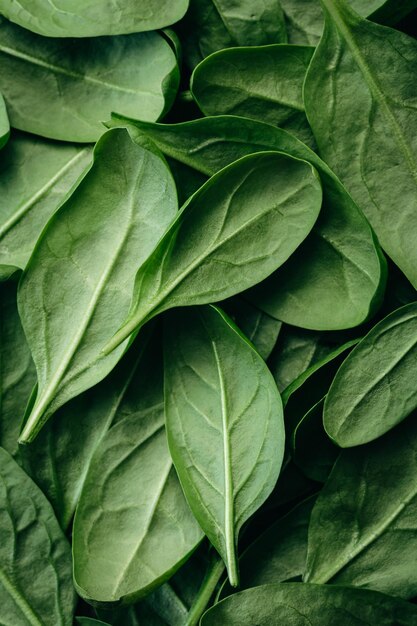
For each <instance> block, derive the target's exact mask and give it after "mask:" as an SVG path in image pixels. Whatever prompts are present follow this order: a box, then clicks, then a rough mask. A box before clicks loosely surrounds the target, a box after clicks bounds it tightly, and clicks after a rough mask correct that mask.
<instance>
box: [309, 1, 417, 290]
mask: <svg viewBox="0 0 417 626" xmlns="http://www.w3.org/2000/svg"><path fill="white" fill-rule="evenodd" d="M322 4H323V6H324V8H325V13H326V28H325V31H324V34H323V37H322V39H321V41H320V44H319V46H318V48H317V50H316V53H315V54H314V57H313V59H312V62H311V65H310V69H309V71H308V73H307V76H306V81H305V85H304V100H305V107H306V112H307V117H308V119H309V121H310V124H311V127H312V129H313V132H314V136H315V138H316V140H317V144H318V146H319V150H320V154H321V155H322V157H323V158H324V159H325V161H326V162H327V163H328V164H329V166H330V167H332V168H333V169H334V171H335V173H336V174H338V175H339V176H340V179H341V180H342V182H343V183H344V184H345V185H346V187H347V189H348V191H350V193H351V194H352V196H353V198H354V199H355V200H356V202H357V203H358V205H359V206H360V207H361V208H362V209H363V211H364V212H365V214H366V216H367V217H368V219H369V221H370V223H371V225H372V227H373V228H374V230H375V233H376V235H377V236H378V239H379V241H380V243H381V246H382V248H383V249H384V250H385V252H386V253H387V254H388V255H389V256H390V257H391V258H392V260H393V261H394V263H395V264H396V265H397V266H398V267H399V268H400V269H401V270H402V271H403V272H404V274H405V275H406V276H407V278H408V279H409V280H410V281H411V283H412V284H413V285H414V287H416V286H417V269H416V268H417V246H416V236H415V214H416V211H417V148H416V145H415V142H414V140H413V137H414V136H415V134H416V133H417V108H416V107H417V105H416V99H417V84H416V81H415V80H414V75H415V66H416V62H417V42H416V41H415V40H414V39H412V38H411V37H408V36H407V35H404V34H403V33H401V32H399V31H395V30H392V29H389V28H386V27H383V26H378V25H377V24H373V23H372V22H368V21H365V20H363V19H362V18H360V17H359V15H357V14H356V13H354V12H352V10H351V9H349V8H348V6H347V5H346V3H345V2H343V1H342V0H322ZM352 155H355V156H354V158H352ZM399 200H400V201H399ZM393 207H394V208H395V213H394V214H393Z"/></svg>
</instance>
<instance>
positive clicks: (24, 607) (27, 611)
mask: <svg viewBox="0 0 417 626" xmlns="http://www.w3.org/2000/svg"><path fill="white" fill-rule="evenodd" d="M0 584H3V586H4V588H5V589H6V591H7V592H8V593H9V595H10V596H11V598H12V599H13V602H14V603H15V604H16V606H17V607H19V609H20V611H21V612H22V613H23V615H24V616H25V618H26V619H27V621H28V622H29V623H30V624H31V626H44V624H43V622H42V621H41V620H40V619H39V617H38V616H37V615H36V613H35V612H34V610H33V609H32V607H31V606H30V604H29V603H28V601H27V600H26V598H25V597H24V596H23V595H22V593H21V591H20V589H18V588H17V587H16V585H14V584H13V583H12V581H11V580H10V578H9V577H8V575H7V574H6V572H5V571H4V570H3V569H2V568H1V567H0Z"/></svg>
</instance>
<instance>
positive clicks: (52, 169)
mask: <svg viewBox="0 0 417 626" xmlns="http://www.w3.org/2000/svg"><path fill="white" fill-rule="evenodd" d="M90 162H91V148H90V146H85V147H82V148H81V147H78V146H72V145H69V144H64V143H62V144H61V143H56V142H53V141H48V140H46V139H40V138H37V137H33V136H31V135H27V134H24V133H19V132H18V131H15V132H14V133H13V135H12V138H11V140H10V141H9V143H8V145H7V146H6V147H5V148H4V149H3V150H2V151H1V152H0V278H2V277H8V276H9V275H10V274H12V273H13V272H14V271H16V269H17V268H19V269H24V268H25V267H26V264H27V262H28V260H29V257H30V255H31V254H32V251H33V249H34V247H35V243H36V241H37V239H38V237H39V235H40V233H41V231H42V229H43V227H44V226H45V224H46V222H47V221H48V219H49V218H50V217H51V215H52V214H53V213H54V212H55V210H56V209H57V208H58V206H59V205H60V204H61V202H62V201H63V200H64V199H65V198H66V196H67V194H68V193H69V191H70V190H71V188H72V187H73V185H74V184H75V183H76V181H77V180H78V178H79V177H80V176H81V174H82V173H83V172H84V170H85V169H86V168H87V166H88V165H89V164H90Z"/></svg>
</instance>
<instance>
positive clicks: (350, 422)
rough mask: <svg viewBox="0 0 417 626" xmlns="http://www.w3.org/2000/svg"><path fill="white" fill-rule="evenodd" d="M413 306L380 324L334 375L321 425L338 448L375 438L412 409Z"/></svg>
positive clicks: (416, 327)
mask: <svg viewBox="0 0 417 626" xmlns="http://www.w3.org/2000/svg"><path fill="white" fill-rule="evenodd" d="M416 343H417V304H416V303H412V304H407V305H405V306H404V307H401V308H400V309H398V310H397V311H394V313H391V314H390V315H388V317H386V318H385V319H384V320H382V321H381V322H379V324H377V325H376V326H375V327H374V328H373V329H372V330H371V331H370V332H369V333H368V335H366V337H364V339H362V341H361V342H360V343H359V344H358V346H357V347H356V348H355V349H354V350H353V351H352V353H351V354H350V355H349V356H348V358H347V359H346V361H345V362H344V363H343V364H342V366H341V367H340V369H339V370H338V372H337V375H336V377H335V379H334V381H333V383H332V386H331V387H330V390H329V394H328V397H327V398H326V402H325V405H324V425H325V428H326V431H327V433H328V434H329V436H330V437H331V438H332V439H333V440H334V441H335V442H336V443H337V444H338V445H339V446H342V447H344V448H345V447H351V446H357V445H360V444H363V443H367V442H368V441H372V440H373V439H376V438H377V437H380V436H381V435H383V434H384V433H386V432H387V431H388V430H390V429H391V428H393V427H394V426H395V425H396V424H398V423H399V422H401V421H402V420H403V419H404V418H405V417H407V415H409V414H410V413H411V411H413V410H414V409H415V408H416V407H417V391H416V387H415V364H416V358H417V347H416Z"/></svg>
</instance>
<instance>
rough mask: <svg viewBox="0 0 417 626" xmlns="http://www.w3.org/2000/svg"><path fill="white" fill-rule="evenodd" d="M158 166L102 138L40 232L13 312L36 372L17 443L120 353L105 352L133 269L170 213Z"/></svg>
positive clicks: (168, 184) (165, 175) (125, 140)
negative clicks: (88, 163) (87, 165)
mask: <svg viewBox="0 0 417 626" xmlns="http://www.w3.org/2000/svg"><path fill="white" fill-rule="evenodd" d="M176 209H177V203H176V193H175V187H174V183H173V181H172V178H171V176H170V174H169V171H168V168H167V167H166V165H165V164H164V163H163V161H162V160H161V159H160V158H159V157H157V156H155V155H154V154H152V153H151V152H149V151H147V150H144V149H143V148H141V147H140V146H139V145H137V144H135V143H134V142H132V140H131V139H130V137H129V135H128V133H127V132H126V130H118V129H114V130H111V131H108V132H107V133H106V134H105V135H104V136H103V137H102V138H101V139H100V141H99V142H98V144H97V145H96V148H95V150H94V163H93V165H92V167H91V169H90V170H89V172H88V173H87V174H86V176H85V177H84V178H83V180H82V181H81V182H80V184H79V185H78V187H77V188H76V189H75V191H74V192H73V194H72V195H71V196H70V197H69V198H68V199H67V201H66V202H65V203H64V204H63V205H62V206H61V208H60V209H59V211H57V212H56V213H55V214H54V216H53V217H52V218H51V220H50V221H49V223H48V225H47V227H46V229H45V230H44V231H43V233H42V236H41V238H40V240H39V241H38V244H37V246H36V249H35V251H34V253H33V255H32V257H31V260H30V262H29V265H28V267H27V269H26V271H25V273H24V275H23V277H22V281H21V283H20V288H19V294H18V302H19V312H20V316H21V318H22V324H23V327H24V330H25V333H26V337H27V340H28V343H29V346H30V349H31V352H32V355H33V359H34V361H35V365H36V370H37V374H38V384H39V388H38V394H37V397H36V401H35V403H34V405H33V407H32V409H31V412H30V414H29V415H28V416H27V421H26V423H25V425H24V428H23V431H22V434H21V441H22V442H28V441H31V440H32V439H33V438H34V437H35V435H36V434H37V433H38V431H39V430H40V429H41V427H42V425H43V424H44V423H45V422H46V420H47V419H48V418H49V417H50V416H51V415H52V413H54V411H56V409H58V408H59V407H60V406H61V405H62V404H64V402H67V401H68V400H70V399H71V398H73V397H74V396H76V395H78V394H79V393H81V392H82V391H84V390H85V389H88V388H89V387H92V386H93V385H94V384H95V383H97V382H99V381H100V380H101V379H102V378H104V377H105V376H106V375H107V374H108V373H109V371H110V370H111V369H112V368H113V367H114V366H115V365H116V363H117V361H118V360H119V359H120V357H121V355H122V352H123V347H121V348H119V349H118V350H117V351H116V352H115V353H114V354H112V355H110V356H107V357H104V355H103V354H101V353H100V351H101V348H102V347H103V345H104V344H105V343H106V341H108V340H109V339H110V338H111V337H112V335H113V333H114V332H115V331H116V330H117V328H118V327H119V326H120V324H121V322H122V321H123V319H124V317H125V316H126V315H127V312H128V307H129V302H130V299H131V293H132V289H133V284H134V275H135V271H136V268H137V267H138V266H139V265H140V264H141V263H142V262H143V261H144V260H145V259H146V258H147V257H148V256H149V254H150V253H151V252H152V250H153V249H154V247H155V245H156V243H157V241H158V239H159V238H160V237H161V235H162V233H163V232H164V231H165V229H166V227H167V226H168V224H169V223H170V222H171V220H172V218H173V216H174V215H175V214H176Z"/></svg>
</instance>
